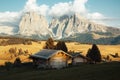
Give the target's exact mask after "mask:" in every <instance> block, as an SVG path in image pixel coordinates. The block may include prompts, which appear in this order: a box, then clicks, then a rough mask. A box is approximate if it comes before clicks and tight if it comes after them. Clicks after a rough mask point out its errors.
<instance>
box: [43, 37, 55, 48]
mask: <svg viewBox="0 0 120 80" xmlns="http://www.w3.org/2000/svg"><path fill="white" fill-rule="evenodd" d="M54 48H55V46H54V40H53V39H52V38H49V39H48V40H47V41H46V43H45V46H44V47H43V49H54Z"/></svg>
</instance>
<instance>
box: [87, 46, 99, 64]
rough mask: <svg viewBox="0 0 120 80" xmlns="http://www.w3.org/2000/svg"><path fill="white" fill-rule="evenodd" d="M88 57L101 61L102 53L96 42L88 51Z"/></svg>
mask: <svg viewBox="0 0 120 80" xmlns="http://www.w3.org/2000/svg"><path fill="white" fill-rule="evenodd" d="M86 56H87V57H88V58H90V59H91V60H92V61H94V62H95V63H96V62H101V54H100V50H99V49H98V47H97V45H96V44H93V45H92V48H91V50H90V49H89V50H88V53H87V55H86Z"/></svg>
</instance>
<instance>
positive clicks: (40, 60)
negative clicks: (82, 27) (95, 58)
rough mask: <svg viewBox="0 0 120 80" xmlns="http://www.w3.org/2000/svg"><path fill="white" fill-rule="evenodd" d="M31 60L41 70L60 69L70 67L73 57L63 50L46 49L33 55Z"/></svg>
mask: <svg viewBox="0 0 120 80" xmlns="http://www.w3.org/2000/svg"><path fill="white" fill-rule="evenodd" d="M30 58H31V59H32V60H33V63H34V64H35V65H37V66H38V67H40V68H56V69H60V68H63V67H67V66H68V61H69V60H70V59H72V56H71V55H69V54H67V53H65V52H64V51H62V50H49V49H44V50H41V51H40V52H37V53H36V54H34V55H31V56H30Z"/></svg>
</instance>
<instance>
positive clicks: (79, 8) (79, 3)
mask: <svg viewBox="0 0 120 80" xmlns="http://www.w3.org/2000/svg"><path fill="white" fill-rule="evenodd" d="M87 1H88V0H74V2H73V4H72V11H73V12H75V13H81V14H84V13H86V12H87V9H86V7H85V4H86V3H87Z"/></svg>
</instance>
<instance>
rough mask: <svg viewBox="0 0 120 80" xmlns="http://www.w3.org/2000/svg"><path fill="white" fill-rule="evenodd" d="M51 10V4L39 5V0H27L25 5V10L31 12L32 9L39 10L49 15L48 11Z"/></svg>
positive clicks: (42, 13)
mask: <svg viewBox="0 0 120 80" xmlns="http://www.w3.org/2000/svg"><path fill="white" fill-rule="evenodd" d="M48 10H49V6H48V5H45V4H43V5H40V6H38V5H37V0H28V1H27V2H26V5H25V6H24V10H23V11H24V12H31V11H35V12H38V13H39V14H41V15H43V16H46V15H47V11H48Z"/></svg>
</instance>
